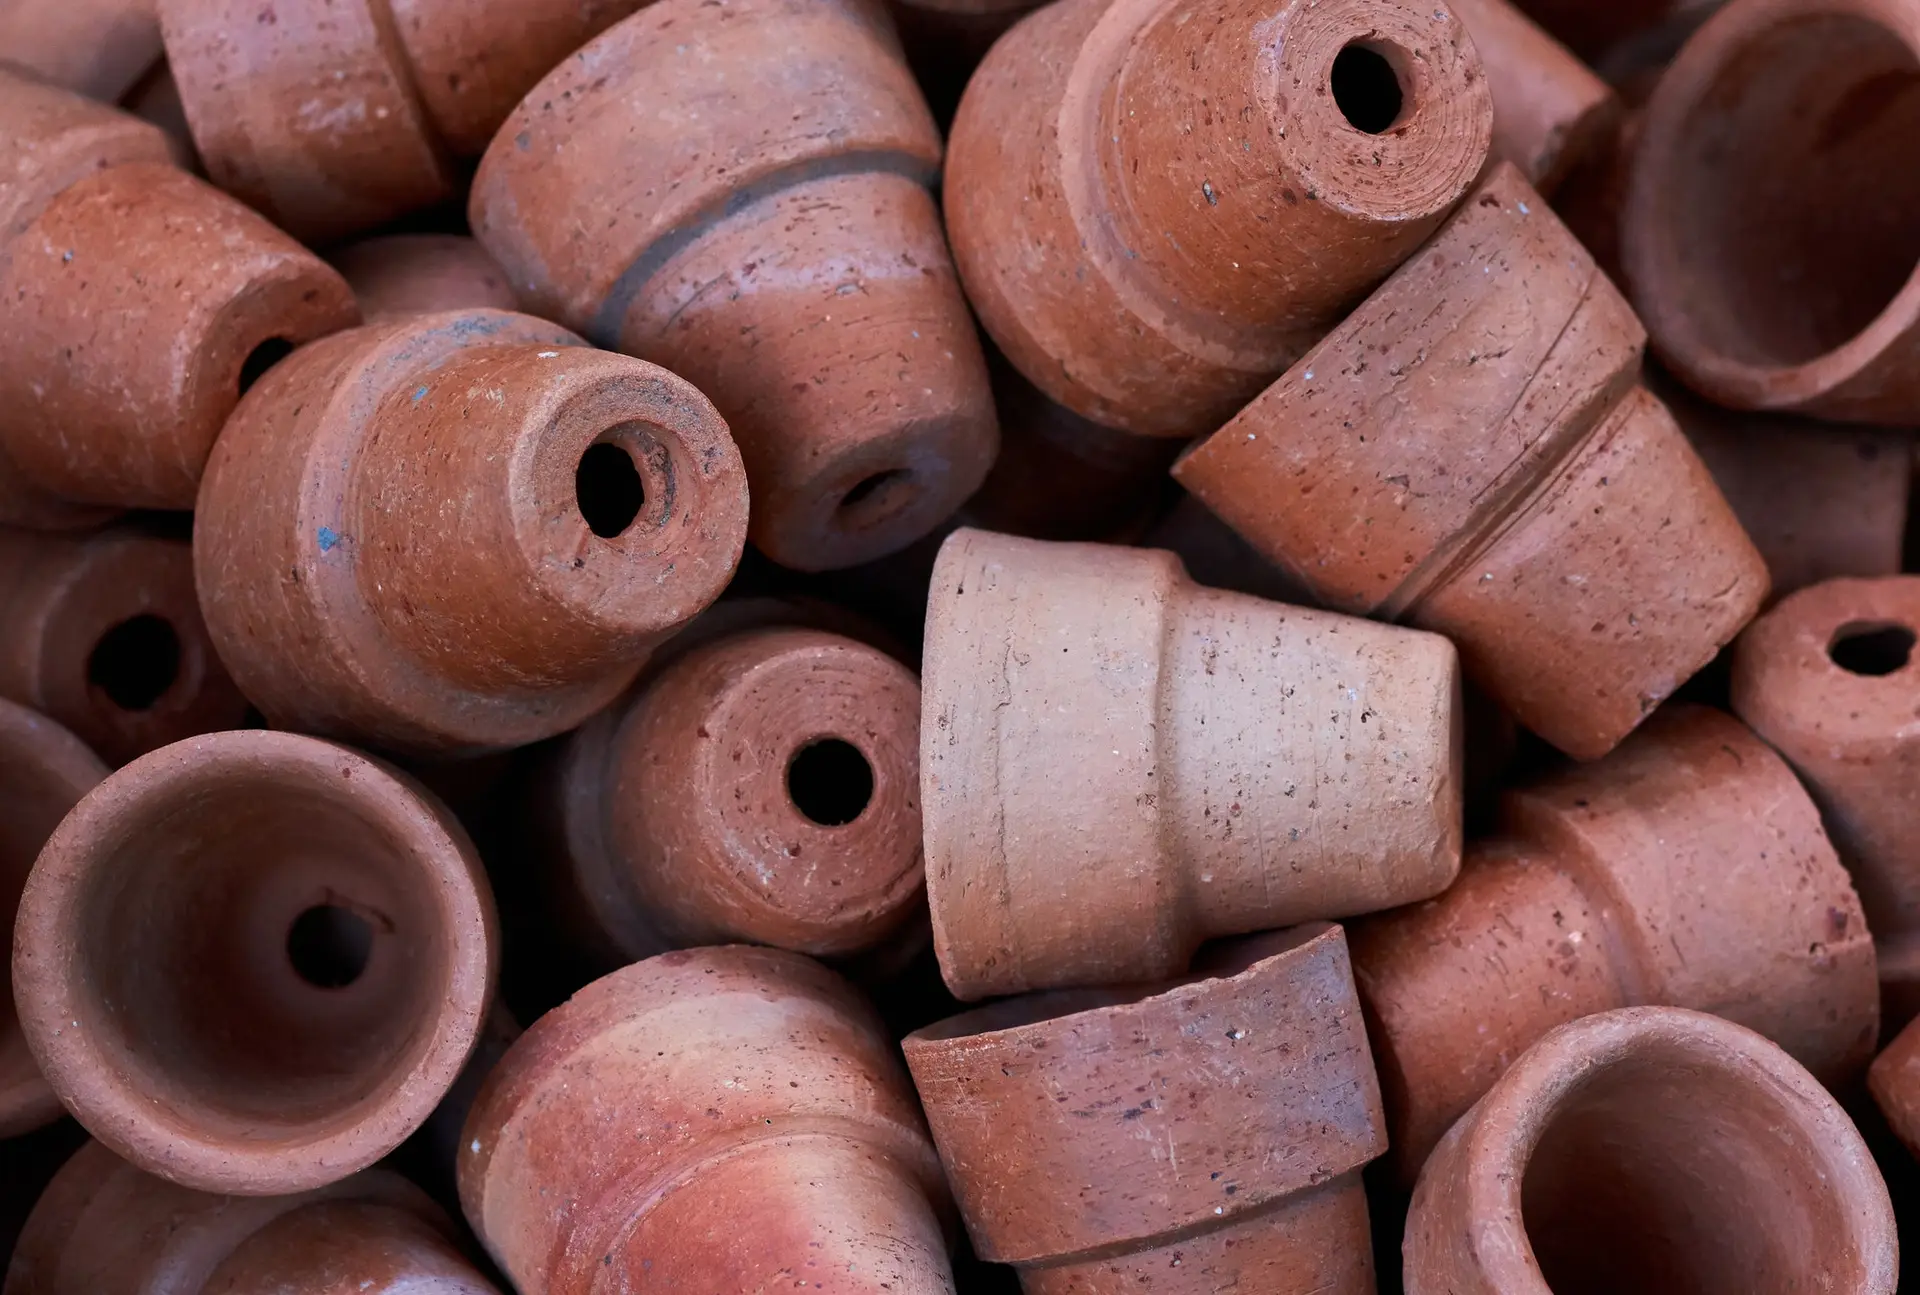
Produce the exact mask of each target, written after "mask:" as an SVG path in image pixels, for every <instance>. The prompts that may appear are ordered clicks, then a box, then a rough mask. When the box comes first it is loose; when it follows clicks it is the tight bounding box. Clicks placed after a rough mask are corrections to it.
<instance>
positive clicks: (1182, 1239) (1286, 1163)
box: [905, 924, 1387, 1295]
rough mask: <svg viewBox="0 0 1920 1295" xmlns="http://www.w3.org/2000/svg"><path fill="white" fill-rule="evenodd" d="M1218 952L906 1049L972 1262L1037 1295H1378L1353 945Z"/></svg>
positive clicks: (959, 1025) (1297, 936)
mask: <svg viewBox="0 0 1920 1295" xmlns="http://www.w3.org/2000/svg"><path fill="white" fill-rule="evenodd" d="M1216 953H1217V955H1218V961H1217V963H1215V964H1214V965H1212V966H1209V967H1208V968H1206V969H1205V971H1204V973H1203V974H1201V975H1197V976H1194V977H1190V978H1187V979H1185V980H1181V981H1178V982H1175V983H1173V984H1170V985H1168V984H1162V985H1152V986H1147V987H1144V988H1136V989H1091V990H1090V989H1079V990H1060V991H1055V992H1052V993H1045V994H1033V995H1030V996H1028V997H1024V998H1016V999H1012V1000H1009V1001H1007V1002H1003V1003H995V1004H994V1005H993V1006H991V1007H983V1008H980V1009H978V1010H976V1011H972V1012H968V1013H966V1014H965V1015H962V1016H956V1017H953V1018H952V1019H950V1020H946V1021H942V1022H940V1023H939V1024H938V1025H933V1026H929V1027H928V1028H926V1029H924V1030H919V1031H917V1032H915V1033H913V1034H910V1035H908V1036H907V1039H906V1043H905V1047H906V1054H907V1065H908V1066H909V1067H910V1068H911V1069H912V1071H913V1082H914V1085H915V1086H916V1087H917V1088H918V1089H919V1090H920V1100H921V1101H922V1102H923V1103H924V1104H925V1105H926V1109H927V1120H928V1123H930V1124H931V1125H932V1126H933V1138H934V1142H935V1144H936V1145H938V1147H939V1148H940V1159H941V1161H942V1163H944V1164H945V1165H946V1169H947V1179H948V1181H949V1182H951V1183H952V1184H953V1191H954V1196H955V1198H956V1199H957V1200H958V1202H959V1205H960V1213H961V1217H962V1218H964V1219H965V1220H966V1224H967V1232H968V1234H969V1235H970V1236H971V1237H972V1238H973V1247H974V1250H975V1252H976V1253H977V1254H978V1255H979V1256H980V1257H981V1258H982V1259H987V1260H990V1261H993V1262H996V1263H1007V1264H1013V1265H1015V1266H1016V1267H1018V1268H1019V1269H1020V1285H1021V1288H1022V1289H1023V1290H1025V1291H1026V1292H1027V1295H1079V1293H1080V1292H1086V1293H1087V1295H1096V1293H1098V1295H1106V1293H1108V1292H1115V1293H1117V1292H1122V1291H1125V1292H1134V1291H1152V1292H1153V1293H1154V1295H1189V1293H1191V1295H1214V1292H1217V1291H1249V1292H1252V1291H1258V1292H1260V1293H1261V1295H1308V1293H1309V1292H1314V1293H1321V1292H1324V1293H1326V1295H1373V1289H1374V1284H1373V1251H1372V1248H1371V1245H1370V1243H1369V1232H1368V1226H1367V1198H1366V1192H1365V1191H1364V1189H1363V1188H1362V1187H1361V1184H1360V1168H1361V1166H1362V1165H1364V1164H1366V1163H1367V1161H1369V1160H1372V1159H1373V1158H1374V1157H1376V1156H1378V1155H1379V1154H1380V1153H1381V1152H1383V1151H1385V1150H1386V1146H1387V1135H1386V1126H1385V1122H1384V1121H1383V1120H1382V1118H1381V1114H1380V1088H1379V1085H1378V1084H1377V1083H1376V1082H1375V1080H1374V1074H1373V1059H1372V1057H1370V1056H1369V1055H1368V1053H1367V1039H1366V1032H1365V1030H1364V1028H1363V1027H1362V1024H1361V1020H1360V1005H1359V1003H1358V1001H1357V1000H1356V999H1355V997H1354V992H1353V971H1352V968H1351V966H1350V965H1349V964H1348V961H1347V944H1346V940H1345V938H1344V937H1343V936H1342V935H1341V933H1340V928H1339V927H1337V926H1328V925H1324V924H1315V925H1312V926H1306V927H1300V928H1296V929H1294V930H1291V931H1277V932H1273V933H1271V934H1268V935H1261V936H1255V937H1253V938H1251V939H1248V940H1242V941H1236V942H1234V943H1233V944H1231V945H1227V946H1224V947H1223V948H1221V949H1219V950H1216Z"/></svg>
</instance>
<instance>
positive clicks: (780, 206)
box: [470, 0, 998, 570]
mask: <svg viewBox="0 0 1920 1295" xmlns="http://www.w3.org/2000/svg"><path fill="white" fill-rule="evenodd" d="M939 168H940V135H939V132H938V131H937V130H935V128H934V124H933V120H932V118H931V117H930V116H929V115H928V112H927V106H926V103H925V101H924V100H923V99H922V98H921V95H920V90H919V87H918V86H916V85H915V84H914V81H913V77H912V75H911V74H910V73H909V72H908V71H907V66H906V63H905V61H904V60H903V58H902V56H901V53H900V47H899V44H898V42H897V41H896V40H895V38H894V34H893V29H892V24H891V23H890V22H888V20H887V17H886V14H885V13H884V11H882V10H881V9H880V7H879V4H878V0H818V2H817V3H799V2H798V0H719V2H718V3H715V2H713V0H659V2H658V3H655V4H652V5H650V6H648V7H647V8H646V9H644V10H642V11H641V12H640V13H637V14H635V15H634V16H633V17H631V18H629V19H627V20H626V21H624V22H622V23H620V24H619V25H618V26H616V27H614V28H613V30H611V31H609V32H607V33H606V34H605V35H603V36H601V37H600V38H599V39H597V40H595V41H594V42H592V43H591V44H589V45H588V46H587V47H586V48H585V49H583V50H581V51H580V52H579V54H577V55H576V56H574V57H573V58H570V59H568V60H567V61H566V62H565V63H564V64H562V65H561V66H560V67H559V68H557V69H556V70H555V71H554V73H553V74H552V75H551V76H549V77H548V78H547V79H546V80H545V81H543V82H541V84H540V86H539V87H538V88H537V89H536V90H535V92H534V93H532V94H530V95H529V96H528V97H527V99H526V101H525V102H524V103H522V104H521V105H520V107H519V108H518V109H516V110H515V111H514V114H513V116H512V117H511V118H510V119H509V120H508V122H507V124H506V125H504V126H503V127H501V129H500V134H499V135H498V136H497V137H496V138H495V140H494V143H493V145H492V147H490V148H489V149H488V150H487V155H486V157H485V159H484V160H483V161H482V162H481V164H480V171H479V174H478V175H477V176H476V177H475V179H474V184H473V196H472V200H471V203H470V213H471V216H472V221H473V228H474V232H475V233H476V234H477V235H478V236H479V238H480V241H481V242H483V243H485V244H486V245H487V249H488V250H489V251H491V252H492V253H493V254H494V256H496V257H497V258H499V261H500V263H501V264H502V265H504V266H505V267H506V268H507V270H508V273H509V274H510V275H511V277H512V280H513V286H514V290H515V291H516V292H518V293H519V294H520V297H521V300H522V301H524V302H525V303H526V306H527V309H529V310H531V311H533V312H535V313H536V314H539V315H543V316H545V317H547V318H550V319H556V320H559V321H560V322H561V323H563V324H565V325H567V326H568V327H569V328H574V329H577V330H579V331H580V332H582V333H584V334H585V335H586V336H588V337H591V338H592V339H593V340H594V341H595V342H596V343H597V344H598V345H601V346H605V347H607V348H608V349H610V350H618V351H625V352H626V353H627V354H629V355H638V356H643V357H644V358H646V359H649V360H653V361H655V362H656V363H659V364H663V365H665V366H666V367H668V368H669V369H672V370H673V371H674V372H675V373H678V374H680V375H681V376H682V377H684V378H686V379H688V380H689V381H691V382H693V383H694V384H696V385H697V386H699V388H700V389H701V390H702V391H706V392H708V393H710V394H711V395H712V396H713V399H714V403H715V404H717V405H718V406H719V407H720V412H721V413H723V414H725V415H726V417H727V421H728V423H729V424H730V425H731V426H732V428H733V433H734V436H735V438H736V439H737V440H738V441H739V443H740V454H741V456H742V458H744V459H745V460H746V464H747V475H748V477H749V479H750V480H751V481H752V483H753V523H752V539H753V542H754V544H755V545H756V546H757V547H758V548H759V549H760V550H761V551H762V552H764V553H765V554H766V555H767V556H768V557H770V558H772V559H773V560H774V561H776V562H778V563H781V564H783V565H785V566H789V567H796V568H800V569H803V570H822V569H826V568H834V567H845V566H852V565H855V564H857V563H861V562H866V561H868V560H870V559H873V558H877V557H880V556H882V555H883V554H887V553H891V552H893V551H895V550H897V549H900V548H903V547H905V546H906V545H907V544H909V543H911V542H912V541H913V540H915V539H918V538H919V537H920V536H922V535H924V534H926V533H927V532H928V531H930V530H932V529H933V528H934V526H935V525H937V524H938V523H939V522H941V521H942V520H944V519H945V518H946V517H947V516H948V515H949V514H950V513H952V512H953V510H954V509H955V508H957V507H958V506H959V505H960V503H961V502H962V501H963V500H965V499H966V497H967V496H968V495H970V494H972V493H973V492H974V489H975V488H976V487H978V486H979V484H980V482H981V479H982V478H983V477H985V476H986V472H987V468H988V466H989V465H990V464H991V463H992V462H993V457H994V452H995V448H996V445H997V441H998V434H997V432H996V431H995V427H994V414H993V402H992V395H991V392H990V391H989V389H988V383H987V372H986V364H985V361H984V360H983V359H982V358H981V353H980V344H979V340H978V337H977V335H976V333H975V331H974V327H973V320H972V318H971V317H970V316H969V315H968V313H967V307H966V302H965V300H964V299H963V298H962V297H961V295H960V285H959V281H958V280H957V278H956V277H955V275H954V272H953V265H952V260H951V258H950V257H949V256H948V253H947V247H946V240H945V239H944V238H943V237H942V233H941V228H940V215H939V212H938V210H937V209H936V208H935V206H934V201H933V198H932V195H931V194H929V193H928V191H927V185H928V184H929V183H930V182H931V181H932V180H933V179H934V177H935V176H936V175H937V174H938V172H939Z"/></svg>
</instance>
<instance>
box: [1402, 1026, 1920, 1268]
mask: <svg viewBox="0 0 1920 1295" xmlns="http://www.w3.org/2000/svg"><path fill="white" fill-rule="evenodd" d="M1649 1048H1653V1049H1658V1050H1660V1051H1663V1052H1666V1053H1667V1054H1668V1055H1670V1056H1676V1057H1679V1058H1683V1059H1684V1060H1685V1061H1686V1062H1687V1063H1688V1065H1689V1066H1691V1067H1693V1068H1695V1069H1697V1070H1700V1071H1703V1072H1714V1073H1718V1074H1720V1075H1722V1076H1726V1077H1729V1078H1731V1079H1733V1080H1734V1081H1735V1082H1736V1083H1738V1084H1741V1085H1746V1086H1758V1087H1762V1088H1764V1089H1765V1090H1766V1091H1767V1093H1768V1094H1769V1096H1771V1097H1772V1098H1774V1099H1775V1100H1776V1101H1777V1102H1779V1103H1780V1105H1781V1106H1782V1107H1784V1108H1787V1109H1789V1110H1791V1111H1794V1112H1797V1113H1798V1114H1799V1115H1800V1116H1801V1117H1802V1118H1803V1119H1804V1120H1805V1124H1804V1128H1805V1130H1806V1133H1807V1141H1808V1143H1809V1145H1811V1146H1813V1147H1815V1148H1817V1149H1818V1151H1819V1155H1820V1162H1819V1167H1820V1169H1821V1171H1822V1174H1823V1177H1824V1179H1825V1183H1826V1186H1827V1190H1828V1191H1829V1192H1830V1193H1831V1194H1832V1195H1833V1196H1835V1197H1837V1198H1839V1199H1840V1200H1841V1201H1842V1202H1844V1203H1845V1204H1844V1205H1843V1208H1844V1210H1845V1212H1846V1213H1847V1214H1849V1215H1850V1216H1851V1218H1852V1221H1853V1223H1854V1224H1855V1227H1856V1229H1857V1231H1856V1233H1855V1238H1856V1239H1857V1241H1858V1242H1859V1243H1860V1255H1861V1267H1862V1269H1863V1270H1864V1272H1865V1275H1866V1277H1867V1280H1866V1281H1865V1282H1864V1283H1863V1284H1862V1285H1861V1287H1860V1289H1861V1290H1862V1291H1892V1290H1893V1289H1894V1287H1895V1285H1896V1277H1897V1274H1898V1270H1899V1258H1898V1255H1899V1251H1898V1241H1897V1238H1896V1235H1895V1229H1894V1219H1893V1203H1892V1201H1891V1199H1890V1198H1889V1197H1888V1195H1887V1188H1886V1183H1885V1181H1884V1180H1883V1179H1882V1178H1881V1177H1880V1173H1879V1170H1878V1169H1877V1168H1876V1167H1875V1165H1874V1160H1873V1156H1872V1154H1871V1153H1870V1152H1869V1151H1868V1150H1867V1145H1866V1142H1865V1141H1864V1140H1863V1139H1862V1138H1861V1136H1860V1132H1859V1130H1858V1129H1856V1128H1855V1127H1854V1125H1853V1123H1852V1121H1851V1120H1849V1119H1848V1118H1847V1116H1846V1113H1845V1112H1844V1111H1843V1110H1842V1109H1841V1108H1840V1105H1839V1104H1838V1103H1837V1102H1836V1101H1835V1100H1834V1099H1833V1097H1832V1096H1831V1095H1830V1094H1829V1093H1828V1092H1827V1090H1826V1089H1824V1088H1822V1087H1821V1086H1820V1084H1819V1082H1818V1081H1817V1080H1815V1079H1814V1077H1813V1076H1812V1075H1811V1074H1809V1073H1807V1071H1806V1069H1805V1068H1804V1067H1802V1066H1801V1065H1800V1064H1799V1063H1798V1062H1796V1061H1794V1060H1793V1059H1792V1058H1791V1057H1789V1056H1788V1055H1787V1054H1786V1053H1785V1052H1783V1051H1781V1050H1780V1049H1779V1048H1778V1047H1777V1046H1775V1045H1774V1044H1773V1043H1771V1042H1769V1041H1768V1040H1767V1039H1766V1038H1765V1037H1763V1036H1762V1035H1759V1034H1756V1033H1755V1032H1754V1031H1752V1030H1749V1029H1747V1028H1746V1027H1745V1026H1742V1025H1736V1024H1734V1023H1733V1022H1731V1021H1728V1020H1724V1019H1722V1018H1720V1017H1718V1016H1713V1015H1710V1014H1708V1013H1705V1012H1696V1011H1692V1010H1690V1009H1687V1008H1680V1007H1628V1008H1620V1009H1617V1010H1615V1011H1610V1012H1599V1013H1596V1014H1594V1015H1592V1016H1586V1017H1582V1018H1580V1019H1578V1020H1576V1021H1572V1022H1569V1023H1568V1024H1566V1025H1563V1026H1560V1027H1559V1028H1557V1029H1555V1030H1554V1031H1552V1032H1551V1033H1549V1034H1548V1035H1546V1037H1544V1038H1543V1039H1541V1040H1540V1042H1539V1043H1537V1044H1535V1045H1534V1046H1533V1047H1532V1048H1529V1049H1528V1050H1527V1051H1526V1053H1525V1054H1523V1055H1522V1056H1521V1058H1520V1059H1519V1060H1518V1061H1516V1062H1514V1063H1513V1065H1512V1067H1510V1068H1509V1069H1508V1071H1507V1073H1506V1075H1505V1076H1503V1077H1502V1078H1501V1080H1500V1081H1499V1083H1497V1084H1496V1085H1495V1086H1494V1087H1493V1088H1492V1089H1491V1090H1490V1091H1489V1092H1488V1093H1487V1095H1486V1096H1485V1097H1484V1098H1482V1099H1481V1101H1480V1103H1479V1105H1478V1106H1476V1107H1475V1108H1474V1109H1473V1110H1472V1111H1470V1112H1468V1113H1467V1114H1466V1115H1463V1116H1461V1117H1460V1118H1461V1120H1462V1122H1463V1123H1467V1124H1468V1127H1467V1128H1466V1129H1465V1130H1464V1132H1465V1134H1466V1145H1465V1146H1464V1147H1462V1148H1461V1152H1462V1155H1461V1159H1460V1161H1459V1162H1458V1163H1459V1169H1458V1171H1457V1172H1459V1173H1460V1174H1461V1176H1462V1178H1463V1179H1464V1182H1465V1187H1466V1217H1468V1218H1470V1219H1473V1220H1475V1224H1474V1228H1473V1236H1472V1242H1471V1246H1472V1251H1473V1254H1474V1256H1475V1258H1476V1261H1477V1263H1478V1265H1479V1267H1480V1269H1481V1272H1482V1274H1483V1277H1484V1280H1485V1281H1486V1283H1487V1285H1486V1289H1488V1290H1492V1291H1505V1292H1510V1293H1511V1295H1550V1292H1549V1290H1548V1287H1547V1285H1546V1282H1545V1280H1544V1278H1543V1277H1542V1275H1541V1272H1540V1267H1539V1262H1538V1261H1537V1260H1536V1259H1535V1257H1534V1252H1533V1243H1532V1242H1531V1240H1529V1239H1528V1236H1527V1231H1526V1220H1525V1215H1524V1213H1523V1211H1522V1208H1521V1195H1522V1188H1523V1186H1524V1184H1525V1181H1526V1171H1527V1167H1528V1165H1529V1163H1530V1162H1531V1160H1532V1157H1533V1152H1534V1149H1535V1147H1536V1146H1537V1145H1538V1144H1539V1142H1540V1139H1541V1137H1542V1136H1543V1135H1544V1134H1545V1133H1546V1131H1547V1129H1548V1127H1549V1126H1550V1125H1551V1124H1552V1123H1553V1121H1554V1120H1555V1119H1556V1118H1557V1117H1558V1116H1559V1115H1560V1114H1561V1112H1562V1111H1563V1110H1564V1108H1565V1103H1566V1101H1567V1099H1568V1098H1570V1097H1571V1096H1573V1095H1574V1094H1576V1093H1577V1092H1578V1091H1579V1090H1580V1089H1581V1088H1583V1087H1585V1086H1586V1085H1587V1084H1588V1083H1590V1082H1591V1081H1592V1080H1593V1079H1594V1078H1595V1077H1596V1076H1598V1075H1599V1074H1601V1073H1603V1072H1604V1071H1605V1070H1606V1069H1607V1068H1608V1067H1609V1066H1611V1065H1613V1064H1615V1063H1617V1062H1620V1061H1623V1060H1626V1059H1628V1058H1630V1057H1632V1056H1634V1055H1636V1054H1638V1053H1641V1052H1644V1051H1646V1050H1648V1049H1649ZM1438 1159H1439V1156H1438V1155H1436V1157H1435V1158H1434V1159H1433V1160H1429V1161H1428V1164H1429V1165H1433V1164H1435V1163H1436V1161H1437V1160H1438Z"/></svg>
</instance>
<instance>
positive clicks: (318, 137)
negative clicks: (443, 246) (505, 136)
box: [158, 0, 646, 243]
mask: <svg viewBox="0 0 1920 1295" xmlns="http://www.w3.org/2000/svg"><path fill="white" fill-rule="evenodd" d="M644 3H646V0H575V2H573V3H567V4H558V5H553V4H544V5H543V4H530V3H525V2H524V0H460V2H459V3H448V2H447V0H393V3H391V4H376V3H373V2H372V0H353V2H352V3H334V0H275V3H274V5H273V7H272V10H271V15H272V21H271V22H264V21H261V19H260V13H261V12H262V11H261V10H260V7H259V5H258V3H256V0H158V9H159V12H160V26H161V31H162V34H163V35H164V37H165V40H166V47H167V58H168V61H169V62H170V63H171V64H172V66H173V72H174V77H175V79H176V80H177V81H178V82H179V85H180V97H181V100H182V102H183V103H184V104H185V106H186V112H187V120H188V121H189V122H190V123H191V124H192V126H193V138H194V142H195V143H197V144H198V145H199V148H200V154H201V156H202V157H203V158H204V159H205V160H206V165H207V173H208V174H209V175H210V176H212V177H213V181H214V183H216V184H218V185H219V186H220V187H221V188H222V189H225V190H227V191H228V192H229V193H232V194H234V195H236V196H237V197H239V198H240V199H241V200H242V201H244V202H246V203H247V204H248V205H249V206H252V207H254V208H256V209H257V210H259V211H262V212H264V213H266V214H267V215H268V216H269V217H271V218H272V219H273V220H274V222H275V223H277V224H279V225H280V226H281V227H283V228H285V229H287V230H289V231H290V232H292V233H293V234H295V235H297V236H298V237H300V238H301V239H302V240H304V241H306V242H309V243H315V242H326V241H330V240H333V239H338V238H346V237H349V236H351V235H354V234H360V233H365V232H366V231H367V230H370V229H372V228H374V227H375V226H377V225H381V224H384V223H386V222H387V221H389V220H392V219H393V218H394V217H396V216H401V215H404V214H406V213H407V212H410V211H416V210H418V209H420V208H423V207H431V206H433V205H434V204H435V203H438V202H443V201H446V200H447V199H450V198H455V197H458V196H459V193H460V187H461V174H460V172H461V168H460V167H458V166H457V165H456V162H457V160H458V159H463V158H470V157H477V156H478V155H479V154H480V152H481V150H483V149H485V148H486V146H487V141H489V140H490V139H492V138H493V134H494V131H495V130H496V129H498V128H499V126H500V123H501V122H503V121H504V120H506V117H507V114H508V113H509V112H510V111H512V109H513V106H514V105H515V104H516V103H518V102H519V101H520V98H521V96H522V95H525V94H526V93H527V92H528V91H530V90H532V89H533V86H534V83H535V82H536V81H538V80H539V79H540V78H541V77H543V76H545V75H546V74H547V71H548V69H550V68H552V67H553V66H554V65H555V64H557V63H559V62H560V61H561V60H562V59H564V58H566V57H567V55H569V54H571V53H572V52H573V51H574V50H576V49H578V48H579V47H580V46H581V45H582V44H584V43H585V42H586V41H587V40H589V39H590V38H592V37H593V36H595V35H597V34H598V33H599V32H601V31H603V30H605V29H606V28H607V27H608V26H610V25H612V24H613V23H614V22H616V21H618V20H619V19H621V18H624V17H625V16H626V15H628V14H630V13H632V12H633V11H634V10H635V9H637V8H639V7H640V6H641V5H642V4H644Z"/></svg>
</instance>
